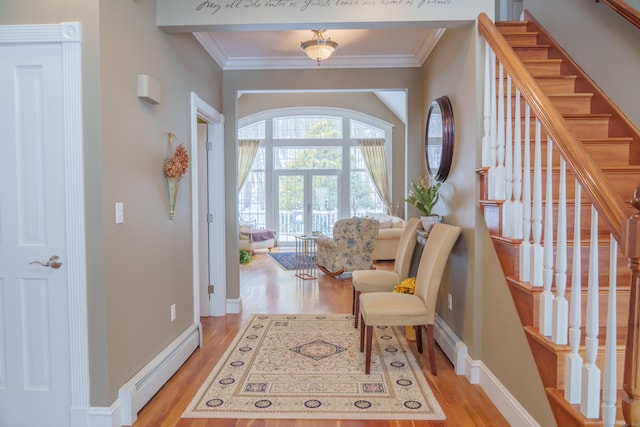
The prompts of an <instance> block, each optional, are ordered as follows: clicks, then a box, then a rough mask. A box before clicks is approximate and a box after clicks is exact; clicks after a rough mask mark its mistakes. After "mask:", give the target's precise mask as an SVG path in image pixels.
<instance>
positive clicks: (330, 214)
mask: <svg viewBox="0 0 640 427" xmlns="http://www.w3.org/2000/svg"><path fill="white" fill-rule="evenodd" d="M274 183H275V188H274V193H275V194H276V203H275V207H276V215H275V217H276V222H277V229H278V239H279V243H280V245H282V246H292V245H293V244H294V240H295V239H294V236H298V235H302V234H312V233H323V234H326V235H331V233H332V231H333V224H334V223H335V221H336V220H337V219H338V211H339V206H338V204H339V200H340V198H339V196H338V195H339V194H340V171H335V170H330V171H318V170H295V171H276V172H275V180H274Z"/></svg>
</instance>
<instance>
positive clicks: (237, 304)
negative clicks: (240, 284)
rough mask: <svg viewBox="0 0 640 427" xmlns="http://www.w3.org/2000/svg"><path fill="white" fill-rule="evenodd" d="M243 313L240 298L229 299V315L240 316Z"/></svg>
mask: <svg viewBox="0 0 640 427" xmlns="http://www.w3.org/2000/svg"><path fill="white" fill-rule="evenodd" d="M241 311H242V300H241V299H240V298H229V299H227V313H229V314H238V313H240V312H241Z"/></svg>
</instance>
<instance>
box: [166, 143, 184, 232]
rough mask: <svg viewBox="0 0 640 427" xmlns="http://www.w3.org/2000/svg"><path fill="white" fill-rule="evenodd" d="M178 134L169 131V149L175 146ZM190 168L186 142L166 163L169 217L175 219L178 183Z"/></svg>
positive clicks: (177, 148)
mask: <svg viewBox="0 0 640 427" xmlns="http://www.w3.org/2000/svg"><path fill="white" fill-rule="evenodd" d="M175 137H176V136H175V135H174V134H172V133H169V149H171V148H172V147H173V140H174V138H175ZM188 168H189V153H187V149H186V148H185V146H184V144H179V145H178V146H177V147H176V149H175V151H174V152H173V155H172V156H171V157H169V158H168V159H167V161H166V162H165V164H164V173H165V175H166V176H167V189H168V191H169V219H173V214H174V212H175V206H176V197H177V196H178V184H180V180H181V179H182V177H183V176H184V175H185V174H186V173H187V169H188Z"/></svg>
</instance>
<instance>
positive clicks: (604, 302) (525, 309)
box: [507, 278, 630, 331]
mask: <svg viewBox="0 0 640 427" xmlns="http://www.w3.org/2000/svg"><path fill="white" fill-rule="evenodd" d="M603 280H604V281H606V280H605V279H604V278H603ZM570 283H571V281H570V280H568V281H567V290H566V292H565V298H566V299H567V300H569V298H570V297H571V288H570ZM583 283H587V281H586V279H585V280H584V281H583ZM507 285H508V286H509V290H510V292H511V296H512V297H513V299H514V302H515V303H516V310H517V312H518V316H519V317H520V322H521V323H522V326H531V327H534V328H539V326H540V294H541V293H542V291H543V289H542V288H531V286H529V285H526V284H525V285H523V284H521V283H520V282H517V281H516V280H515V279H511V278H510V279H508V280H507ZM532 289H533V290H532ZM552 292H554V293H555V292H556V290H555V288H553V290H552ZM599 298H600V300H599V304H600V305H599V307H598V316H600V319H605V320H606V319H607V311H608V304H609V297H608V290H602V291H600V293H599ZM629 299H630V294H629V288H628V287H627V288H621V289H618V292H617V296H616V322H617V323H618V325H626V324H627V321H628V312H629V311H628V310H629ZM586 309H587V290H586V289H583V291H582V311H581V313H583V316H582V322H581V328H582V330H583V331H584V330H585V328H586V319H585V317H586V316H584V313H586ZM603 324H605V323H603Z"/></svg>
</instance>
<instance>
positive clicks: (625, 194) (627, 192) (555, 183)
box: [480, 158, 640, 203]
mask: <svg viewBox="0 0 640 427" xmlns="http://www.w3.org/2000/svg"><path fill="white" fill-rule="evenodd" d="M533 161H534V159H533V158H532V159H531V164H532V165H533ZM545 163H546V162H545ZM604 172H605V176H606V177H607V179H608V180H609V182H610V183H611V186H612V188H613V189H614V190H615V192H616V193H617V194H618V195H619V196H620V197H621V198H622V199H623V200H631V198H632V197H633V192H634V190H635V187H636V185H637V183H638V182H640V176H639V174H638V172H637V171H635V170H624V169H605V171H604ZM484 178H485V179H486V178H488V177H484ZM559 181H560V173H559V171H557V170H554V171H553V173H552V187H551V188H552V192H553V193H552V195H553V198H554V200H557V199H558V195H559V193H560V187H559ZM546 182H547V173H546V170H543V171H542V201H543V203H544V201H546V197H547V185H546ZM565 182H566V184H565V187H566V188H565V192H566V198H567V200H573V199H574V197H575V189H576V187H575V179H574V178H573V175H572V174H571V172H570V171H568V170H567V176H566V180H565ZM480 190H481V193H480V194H482V195H484V197H485V198H486V196H487V182H486V181H484V182H482V183H481V188H480ZM534 195H535V194H534V182H533V176H532V177H531V198H532V199H533V197H534Z"/></svg>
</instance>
